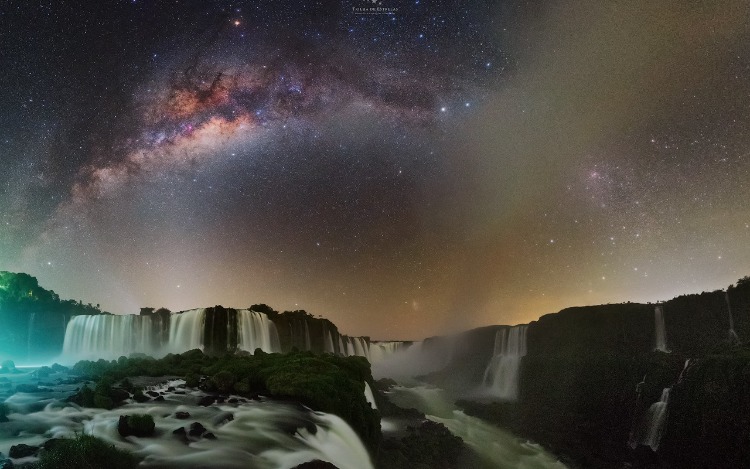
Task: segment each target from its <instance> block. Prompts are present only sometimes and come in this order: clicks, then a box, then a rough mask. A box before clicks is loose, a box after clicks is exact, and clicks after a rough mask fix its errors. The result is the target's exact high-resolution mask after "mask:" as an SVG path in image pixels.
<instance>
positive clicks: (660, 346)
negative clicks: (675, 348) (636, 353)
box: [654, 306, 669, 352]
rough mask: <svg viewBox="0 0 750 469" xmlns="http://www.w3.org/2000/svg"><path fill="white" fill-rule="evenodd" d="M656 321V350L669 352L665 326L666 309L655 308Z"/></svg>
mask: <svg viewBox="0 0 750 469" xmlns="http://www.w3.org/2000/svg"><path fill="white" fill-rule="evenodd" d="M654 321H655V323H656V350H658V351H660V352H669V350H668V349H667V330H666V329H667V328H666V326H665V325H664V308H662V307H661V306H657V307H656V308H654Z"/></svg>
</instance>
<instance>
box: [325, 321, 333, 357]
mask: <svg viewBox="0 0 750 469" xmlns="http://www.w3.org/2000/svg"><path fill="white" fill-rule="evenodd" d="M324 335H325V341H324V346H325V351H326V352H328V353H336V349H335V347H334V346H333V337H332V336H331V331H329V330H328V328H327V327H326V329H325V333H324Z"/></svg>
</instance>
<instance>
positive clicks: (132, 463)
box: [35, 435, 138, 469]
mask: <svg viewBox="0 0 750 469" xmlns="http://www.w3.org/2000/svg"><path fill="white" fill-rule="evenodd" d="M137 466H138V459H137V458H135V457H134V456H133V455H131V454H130V453H128V452H125V451H122V450H119V449H117V448H115V447H114V446H113V445H110V444H108V443H106V442H104V441H102V440H100V439H98V438H95V437H93V436H90V435H79V436H78V437H76V438H75V439H70V440H64V441H61V442H58V443H57V444H55V445H54V446H53V447H52V448H51V449H50V450H49V451H43V452H41V455H40V458H39V463H38V464H37V466H36V468H35V469H71V468H76V469H101V468H107V469H135V467H137Z"/></svg>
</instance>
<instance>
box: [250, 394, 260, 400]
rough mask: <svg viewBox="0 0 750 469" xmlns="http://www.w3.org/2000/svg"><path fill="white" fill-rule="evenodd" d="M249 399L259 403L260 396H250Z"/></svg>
mask: <svg viewBox="0 0 750 469" xmlns="http://www.w3.org/2000/svg"><path fill="white" fill-rule="evenodd" d="M250 399H252V400H254V401H259V400H260V394H253V395H252V396H250Z"/></svg>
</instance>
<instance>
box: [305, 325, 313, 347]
mask: <svg viewBox="0 0 750 469" xmlns="http://www.w3.org/2000/svg"><path fill="white" fill-rule="evenodd" d="M305 350H312V345H311V341H310V326H308V325H307V321H305Z"/></svg>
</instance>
